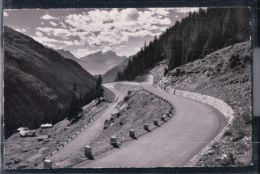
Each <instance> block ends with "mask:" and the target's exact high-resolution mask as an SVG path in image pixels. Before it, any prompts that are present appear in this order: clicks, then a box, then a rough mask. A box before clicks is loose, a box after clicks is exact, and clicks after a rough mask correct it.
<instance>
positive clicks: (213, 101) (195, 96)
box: [165, 87, 234, 167]
mask: <svg viewBox="0 0 260 174" xmlns="http://www.w3.org/2000/svg"><path fill="white" fill-rule="evenodd" d="M165 91H166V92H167V93H170V94H174V95H177V96H181V97H186V98H190V99H192V100H195V101H199V102H202V103H205V104H208V105H210V106H212V107H214V108H215V109H217V110H218V111H219V112H221V113H222V114H223V115H224V116H225V118H226V119H227V125H226V126H225V127H224V128H223V130H222V131H221V132H220V133H219V134H218V135H217V136H216V137H215V138H214V139H213V140H212V141H211V142H210V143H209V144H208V145H207V146H206V147H204V148H203V149H202V150H201V151H200V152H199V154H197V155H195V156H194V157H193V158H192V159H191V160H189V161H188V162H187V163H186V164H185V166H186V167H192V166H194V165H195V164H196V163H197V162H198V161H199V159H200V158H201V157H202V155H204V154H205V153H206V152H207V151H208V150H209V149H210V147H211V146H212V145H214V144H215V143H216V142H218V141H220V139H221V138H222V137H223V135H224V133H225V132H226V130H227V129H228V128H229V127H231V125H232V122H233V119H234V111H233V109H232V108H231V107H230V106H229V105H228V104H227V103H226V102H224V101H223V100H220V99H218V98H215V97H211V96H207V95H202V94H199V93H195V92H189V91H182V90H177V89H173V88H171V87H167V88H166V89H165Z"/></svg>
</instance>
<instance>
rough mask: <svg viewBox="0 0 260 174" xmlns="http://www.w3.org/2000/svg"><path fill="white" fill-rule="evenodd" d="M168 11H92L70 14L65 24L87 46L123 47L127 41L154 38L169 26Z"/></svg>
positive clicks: (130, 9) (131, 9)
mask: <svg viewBox="0 0 260 174" xmlns="http://www.w3.org/2000/svg"><path fill="white" fill-rule="evenodd" d="M169 10H170V9H166V8H165V9H164V8H162V9H158V8H157V9H153V8H151V9H145V10H137V9H134V8H128V9H109V10H104V9H95V10H90V11H88V13H85V12H82V13H79V14H78V13H77V14H70V15H68V16H66V17H65V23H66V24H67V25H69V26H70V27H71V32H73V33H74V34H75V35H76V36H78V37H79V38H80V39H81V40H86V41H87V42H88V43H89V45H90V46H100V45H104V44H106V45H108V46H115V45H120V44H123V43H126V42H127V41H128V40H129V38H130V37H141V38H144V37H145V36H155V35H158V33H161V31H162V29H161V28H165V27H168V26H169V25H171V24H172V22H171V20H170V18H169V14H170V12H169Z"/></svg>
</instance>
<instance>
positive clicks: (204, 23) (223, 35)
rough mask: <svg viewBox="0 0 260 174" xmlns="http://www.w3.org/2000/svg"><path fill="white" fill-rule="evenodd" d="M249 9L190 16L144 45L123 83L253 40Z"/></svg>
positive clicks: (209, 10)
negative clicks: (158, 66)
mask: <svg viewBox="0 0 260 174" xmlns="http://www.w3.org/2000/svg"><path fill="white" fill-rule="evenodd" d="M249 22H250V9H249V8H207V9H206V10H204V9H200V10H199V12H194V13H190V14H189V15H188V16H187V17H186V18H183V19H182V20H181V21H180V22H176V23H175V25H173V26H171V27H170V28H168V29H167V30H166V31H165V32H163V33H162V34H161V35H160V36H159V37H158V38H157V37H155V39H154V40H153V41H152V42H150V43H149V44H146V45H144V47H143V48H142V49H141V50H140V51H139V52H138V53H137V54H136V55H135V56H134V57H133V60H132V61H130V62H129V64H128V65H127V67H126V68H125V70H124V72H123V73H121V72H120V73H118V79H119V80H133V79H134V78H135V77H136V76H137V75H139V74H141V73H143V72H145V71H146V70H147V69H149V68H152V67H154V65H155V64H156V63H158V62H160V61H161V60H163V59H166V60H167V65H168V69H169V70H172V69H174V68H175V67H178V66H180V65H183V64H186V63H188V62H191V61H194V60H197V59H201V58H202V57H204V56H205V55H207V54H209V53H212V52H214V51H216V50H218V49H221V48H224V47H226V46H229V45H232V44H235V43H239V42H243V41H246V40H249V37H250V25H249Z"/></svg>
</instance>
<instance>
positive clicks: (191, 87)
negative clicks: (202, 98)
mask: <svg viewBox="0 0 260 174" xmlns="http://www.w3.org/2000/svg"><path fill="white" fill-rule="evenodd" d="M250 52H251V44H250V42H249V41H248V42H243V43H239V44H236V45H233V46H229V47H226V48H224V49H221V50H218V51H216V52H214V53H212V54H210V55H208V56H206V57H205V58H204V59H200V60H197V61H194V62H191V63H188V64H186V65H183V66H181V67H178V68H175V69H174V70H172V71H170V72H169V73H168V74H167V75H166V76H164V77H163V73H164V71H163V69H164V66H165V64H164V62H161V65H158V66H156V67H155V68H154V69H153V70H152V71H151V73H152V74H154V75H155V76H156V78H154V80H155V85H158V86H160V87H161V88H163V89H165V88H167V87H171V88H174V89H179V90H184V91H191V92H197V93H201V94H204V95H208V96H212V97H216V98H219V99H221V100H223V101H225V102H226V103H227V104H229V105H230V106H231V107H232V109H233V110H234V121H233V124H232V126H231V127H230V128H229V129H228V130H227V131H226V132H225V134H224V136H223V137H222V138H221V140H220V141H219V142H217V143H215V144H214V145H213V146H212V147H211V148H210V149H209V150H208V151H207V152H206V154H204V155H203V156H202V158H201V159H200V160H199V162H198V163H197V164H196V166H241V165H242V166H243V165H250V164H251V161H252V100H251V91H252V81H251V56H250Z"/></svg>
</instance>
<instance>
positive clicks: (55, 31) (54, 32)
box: [36, 27, 74, 39]
mask: <svg viewBox="0 0 260 174" xmlns="http://www.w3.org/2000/svg"><path fill="white" fill-rule="evenodd" d="M36 30H37V31H41V32H43V33H45V34H46V35H48V36H56V37H61V38H63V39H68V37H70V36H73V35H74V34H73V33H72V32H70V31H69V30H67V29H63V28H53V27H37V28H36Z"/></svg>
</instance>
